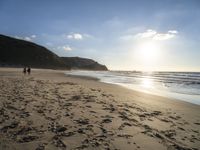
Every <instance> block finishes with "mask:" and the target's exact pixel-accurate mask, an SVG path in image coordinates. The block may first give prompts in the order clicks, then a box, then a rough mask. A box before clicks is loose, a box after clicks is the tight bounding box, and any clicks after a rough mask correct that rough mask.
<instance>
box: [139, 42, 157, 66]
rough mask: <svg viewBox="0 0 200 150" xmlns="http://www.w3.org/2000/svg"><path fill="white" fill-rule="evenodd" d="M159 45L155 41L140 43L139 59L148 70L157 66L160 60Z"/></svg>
mask: <svg viewBox="0 0 200 150" xmlns="http://www.w3.org/2000/svg"><path fill="white" fill-rule="evenodd" d="M159 49H160V47H159V44H158V43H156V42H154V41H148V42H146V41H145V42H140V43H139V44H138V46H137V58H138V60H139V62H140V64H141V65H142V66H143V67H145V69H146V70H151V69H152V67H154V66H156V64H157V62H158V59H159V51H160V50H159Z"/></svg>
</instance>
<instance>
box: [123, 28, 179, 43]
mask: <svg viewBox="0 0 200 150" xmlns="http://www.w3.org/2000/svg"><path fill="white" fill-rule="evenodd" d="M176 34H178V31H176V30H169V31H167V33H159V32H157V31H156V30H152V29H148V30H146V31H145V32H141V33H137V34H127V35H124V36H121V37H120V39H122V40H127V41H128V40H134V39H146V38H149V39H152V40H160V41H161V40H168V39H171V38H174V37H175V36H176Z"/></svg>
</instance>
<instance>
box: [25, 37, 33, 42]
mask: <svg viewBox="0 0 200 150" xmlns="http://www.w3.org/2000/svg"><path fill="white" fill-rule="evenodd" d="M24 40H26V41H32V39H31V38H30V37H28V36H27V37H24Z"/></svg>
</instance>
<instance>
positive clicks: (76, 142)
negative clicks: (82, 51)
mask: <svg viewBox="0 0 200 150" xmlns="http://www.w3.org/2000/svg"><path fill="white" fill-rule="evenodd" d="M0 149H2V150H15V149H17V150H21V149H27V150H29V149H30V150H44V149H49V150H51V149H52V150H53V149H61V150H62V149H107V150H110V149H111V150H118V149H122V150H125V149H126V150H128V149H130V150H133V149H134V150H157V149H158V150H175V149H177V150H190V149H191V150H197V149H200V106H198V105H194V104H190V103H187V102H182V101H177V100H173V99H168V98H164V97H159V96H155V95H149V94H145V93H141V92H136V91H133V90H129V89H125V88H123V87H120V86H117V85H111V84H106V83H101V82H98V81H96V80H93V79H89V78H87V79H81V78H77V77H71V76H68V77H67V76H65V75H64V73H63V71H53V70H33V71H32V74H31V75H30V76H28V75H26V76H24V75H23V74H22V69H11V68H0Z"/></svg>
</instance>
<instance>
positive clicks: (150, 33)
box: [135, 29, 157, 38]
mask: <svg viewBox="0 0 200 150" xmlns="http://www.w3.org/2000/svg"><path fill="white" fill-rule="evenodd" d="M156 34H157V32H156V31H155V30H151V29H148V30H147V31H145V32H143V33H138V34H136V35H135V36H136V37H138V38H149V37H152V36H155V35H156Z"/></svg>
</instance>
